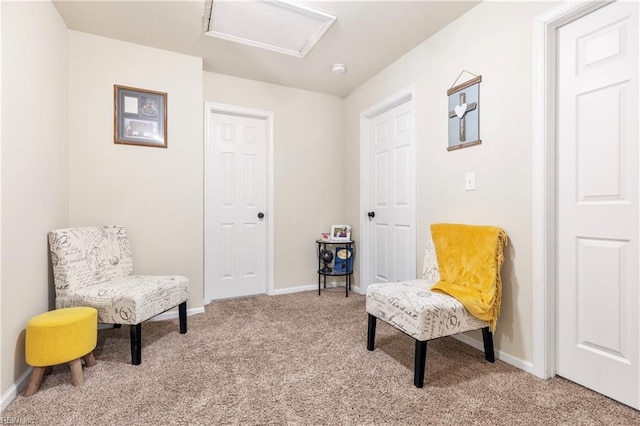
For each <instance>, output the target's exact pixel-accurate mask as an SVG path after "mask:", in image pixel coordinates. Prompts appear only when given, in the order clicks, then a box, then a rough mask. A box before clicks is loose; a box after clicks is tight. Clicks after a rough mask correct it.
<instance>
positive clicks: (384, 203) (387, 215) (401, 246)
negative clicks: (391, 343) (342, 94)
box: [368, 101, 416, 283]
mask: <svg viewBox="0 0 640 426" xmlns="http://www.w3.org/2000/svg"><path fill="white" fill-rule="evenodd" d="M412 105H413V104H412V102H411V101H407V102H405V103H403V104H401V105H398V106H396V107H395V108H393V109H391V110H389V111H386V112H384V113H382V114H380V115H378V116H376V117H374V118H372V119H370V120H369V124H368V125H369V131H368V135H369V136H368V137H369V141H368V143H369V153H370V159H369V170H370V171H371V177H370V182H369V188H370V195H369V203H370V206H371V208H370V212H369V215H370V217H371V215H372V214H373V215H375V216H373V217H372V218H371V219H370V220H369V230H368V235H370V237H371V242H372V244H371V251H370V253H371V257H372V258H371V260H370V265H371V268H372V270H371V271H370V275H369V276H370V277H371V278H372V279H373V281H372V282H377V283H379V282H393V281H402V280H408V279H412V278H415V271H416V265H415V236H414V209H415V182H414V170H413V167H414V166H413V164H414V163H415V158H413V155H412V152H413V151H412V145H413V123H412V122H411V121H412V115H413V113H412Z"/></svg>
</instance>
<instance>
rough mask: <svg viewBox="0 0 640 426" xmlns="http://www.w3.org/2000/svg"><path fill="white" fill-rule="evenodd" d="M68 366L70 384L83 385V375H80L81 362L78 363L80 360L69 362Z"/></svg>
mask: <svg viewBox="0 0 640 426" xmlns="http://www.w3.org/2000/svg"><path fill="white" fill-rule="evenodd" d="M69 366H70V367H71V384H72V385H73V386H82V385H84V373H82V361H80V358H78V359H74V360H73V361H71V362H70V363H69Z"/></svg>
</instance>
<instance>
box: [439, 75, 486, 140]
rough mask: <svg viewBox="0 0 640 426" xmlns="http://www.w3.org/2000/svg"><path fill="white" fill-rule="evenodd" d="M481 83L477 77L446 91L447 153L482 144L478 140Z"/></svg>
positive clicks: (480, 79)
mask: <svg viewBox="0 0 640 426" xmlns="http://www.w3.org/2000/svg"><path fill="white" fill-rule="evenodd" d="M458 78H460V77H458ZM481 81H482V76H481V75H479V76H477V77H475V78H473V79H471V80H469V81H466V82H464V83H462V84H460V85H458V86H454V87H452V88H451V89H449V90H447V95H448V96H449V109H448V111H449V146H448V147H447V151H453V150H454V149H460V148H466V147H468V146H473V145H480V144H481V143H482V141H481V140H480V82H481ZM454 84H455V83H454Z"/></svg>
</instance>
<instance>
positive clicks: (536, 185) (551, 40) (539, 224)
mask: <svg viewBox="0 0 640 426" xmlns="http://www.w3.org/2000/svg"><path fill="white" fill-rule="evenodd" d="M612 1H614V0H603V1H594V0H576V1H571V2H565V3H562V4H561V5H559V6H557V7H555V8H553V9H551V10H549V11H547V12H545V13H543V14H541V15H539V16H536V17H535V18H534V21H533V126H532V132H533V134H532V142H533V143H532V148H533V152H532V157H533V168H532V171H533V175H532V184H533V185H532V189H533V192H532V254H533V256H532V295H533V311H532V312H533V342H534V344H533V349H532V350H533V374H535V375H536V376H538V377H541V378H544V379H547V378H550V377H554V376H555V375H556V326H557V323H556V303H557V301H556V290H557V287H556V286H557V283H556V267H557V265H556V259H557V253H556V240H557V204H556V186H557V182H556V158H557V141H556V125H557V123H556V101H557V98H556V89H557V87H556V85H557V81H556V75H557V60H556V53H557V52H556V50H557V49H556V43H557V36H556V32H557V30H558V28H559V27H561V26H563V25H566V24H568V23H570V22H572V21H575V20H576V19H579V18H581V17H583V16H585V15H587V14H588V13H591V12H593V11H594V10H597V9H599V8H601V7H603V6H606V5H607V4H609V3H611V2H612Z"/></svg>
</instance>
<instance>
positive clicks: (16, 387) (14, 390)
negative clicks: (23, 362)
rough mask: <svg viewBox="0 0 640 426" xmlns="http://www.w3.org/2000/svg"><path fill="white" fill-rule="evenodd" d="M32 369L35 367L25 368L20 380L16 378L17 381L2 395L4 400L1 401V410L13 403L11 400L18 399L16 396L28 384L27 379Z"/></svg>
mask: <svg viewBox="0 0 640 426" xmlns="http://www.w3.org/2000/svg"><path fill="white" fill-rule="evenodd" d="M31 370H33V368H31V367H28V368H27V369H26V370H25V372H24V373H22V375H21V376H20V377H18V380H16V382H15V383H14V384H13V385H11V386H10V387H9V389H7V391H6V392H5V393H4V394H3V395H2V402H1V403H0V412H1V411H3V410H4V409H5V408H7V406H8V405H9V404H11V401H13V400H14V399H16V396H18V394H19V393H20V392H22V389H23V388H24V387H25V386H26V384H27V379H28V378H29V374H31Z"/></svg>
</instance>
